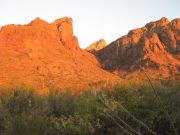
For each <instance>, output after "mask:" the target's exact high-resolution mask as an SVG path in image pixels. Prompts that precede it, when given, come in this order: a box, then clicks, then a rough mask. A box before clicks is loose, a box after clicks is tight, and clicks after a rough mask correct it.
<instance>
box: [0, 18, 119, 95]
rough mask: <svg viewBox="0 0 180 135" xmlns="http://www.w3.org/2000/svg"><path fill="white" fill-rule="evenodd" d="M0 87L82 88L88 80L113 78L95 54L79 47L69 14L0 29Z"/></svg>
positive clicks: (99, 80) (88, 83)
mask: <svg viewBox="0 0 180 135" xmlns="http://www.w3.org/2000/svg"><path fill="white" fill-rule="evenodd" d="M0 65H1V66H0V87H1V88H2V87H13V88H14V87H21V86H27V87H32V88H35V89H38V90H40V91H39V92H43V91H44V92H47V91H48V89H49V87H55V88H56V87H57V88H60V89H66V88H67V89H72V90H74V91H75V90H77V89H78V90H80V89H81V90H82V89H86V88H88V87H89V86H90V85H91V84H93V83H97V82H101V83H105V82H106V81H107V80H111V79H112V80H116V79H117V77H114V76H113V75H112V74H111V73H108V72H106V71H104V70H103V69H101V68H100V67H99V63H98V61H97V60H96V58H95V57H94V56H93V55H92V54H90V53H88V52H86V51H84V50H82V49H80V48H79V44H78V40H77V37H76V36H74V35H73V26H72V19H71V18H67V17H65V18H61V19H58V20H56V21H54V22H53V23H48V22H45V21H43V20H41V19H40V18H36V19H35V20H33V21H32V22H31V23H29V24H26V25H7V26H3V27H2V28H1V30H0Z"/></svg>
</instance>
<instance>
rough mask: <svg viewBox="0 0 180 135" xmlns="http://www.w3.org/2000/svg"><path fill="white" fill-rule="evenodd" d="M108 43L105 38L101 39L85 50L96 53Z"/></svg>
mask: <svg viewBox="0 0 180 135" xmlns="http://www.w3.org/2000/svg"><path fill="white" fill-rule="evenodd" d="M106 45H107V43H106V41H105V40H104V39H100V40H99V41H96V42H94V43H92V44H91V45H90V46H89V47H87V48H86V49H85V50H86V51H88V52H90V53H96V52H97V51H99V50H101V49H103V48H104V47H105V46H106Z"/></svg>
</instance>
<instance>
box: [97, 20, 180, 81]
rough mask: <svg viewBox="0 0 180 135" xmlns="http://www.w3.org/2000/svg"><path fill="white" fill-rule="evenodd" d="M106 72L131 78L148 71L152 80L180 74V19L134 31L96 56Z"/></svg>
mask: <svg viewBox="0 0 180 135" xmlns="http://www.w3.org/2000/svg"><path fill="white" fill-rule="evenodd" d="M96 56H97V57H98V58H99V59H100V61H101V63H102V65H103V67H104V69H107V70H109V71H112V72H116V73H118V74H119V75H120V76H121V75H123V74H131V73H136V72H139V71H140V68H145V69H146V70H147V72H149V74H150V75H151V76H156V77H157V76H158V77H162V78H167V77H172V76H176V75H178V74H179V73H180V59H179V58H180V57H179V56H180V19H174V20H172V21H171V22H169V21H168V19H167V18H164V17H163V18H162V19H160V20H158V21H155V22H150V23H148V24H146V25H145V27H142V28H138V29H134V30H131V31H129V33H128V34H127V35H125V36H123V37H121V38H119V39H117V40H116V41H114V42H112V43H111V44H109V45H108V46H106V47H105V48H103V49H101V50H99V51H98V52H97V55H96Z"/></svg>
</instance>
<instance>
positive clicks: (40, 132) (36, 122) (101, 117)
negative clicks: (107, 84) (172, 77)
mask: <svg viewBox="0 0 180 135" xmlns="http://www.w3.org/2000/svg"><path fill="white" fill-rule="evenodd" d="M155 88H156V92H157V94H158V97H159V98H160V100H161V102H162V103H160V102H159V100H158V98H157V97H156V95H155V94H154V91H153V90H152V89H151V87H149V86H147V85H145V86H140V87H138V88H136V89H134V90H129V89H127V88H124V87H117V88H116V90H115V91H114V92H108V91H100V92H96V93H93V92H84V93H82V94H79V95H76V96H74V95H72V94H71V93H70V92H67V93H63V94H62V93H59V92H52V93H50V94H49V95H47V96H37V95H34V94H33V91H31V90H28V89H25V88H21V89H18V90H15V91H13V92H11V93H9V94H1V95H0V135H111V134H112V135H119V134H121V135H126V134H127V132H129V133H131V134H138V133H142V134H145V135H151V134H153V133H154V132H156V133H157V134H158V135H168V134H174V130H173V128H172V123H171V122H170V119H169V118H168V117H167V114H166V112H167V111H168V113H169V115H170V117H171V120H172V121H173V124H174V125H175V128H176V130H177V132H180V127H179V125H180V98H179V95H180V91H179V89H180V87H179V85H172V86H168V87H167V86H156V87H155ZM162 106H165V108H163V107H162Z"/></svg>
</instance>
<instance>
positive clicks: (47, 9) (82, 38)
mask: <svg viewBox="0 0 180 135" xmlns="http://www.w3.org/2000/svg"><path fill="white" fill-rule="evenodd" d="M64 16H69V17H72V18H73V24H74V34H75V35H76V36H78V39H79V43H80V46H81V47H82V48H85V47H87V46H88V45H89V44H90V43H92V42H94V41H96V40H99V39H101V38H104V39H105V40H106V41H107V42H108V43H109V42H112V41H113V40H116V39H117V38H119V37H121V36H123V35H124V34H126V33H127V32H128V31H129V30H130V29H133V28H137V27H141V26H144V25H145V24H146V23H147V22H149V21H153V20H158V19H160V18H161V17H163V16H165V17H167V18H169V19H170V20H172V19H174V18H179V17H180V0H0V26H2V25H5V24H12V23H13V24H24V23H28V22H30V21H31V20H33V19H35V18H36V17H40V18H42V19H44V20H46V21H48V22H52V21H54V20H55V19H57V18H61V17H64Z"/></svg>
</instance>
